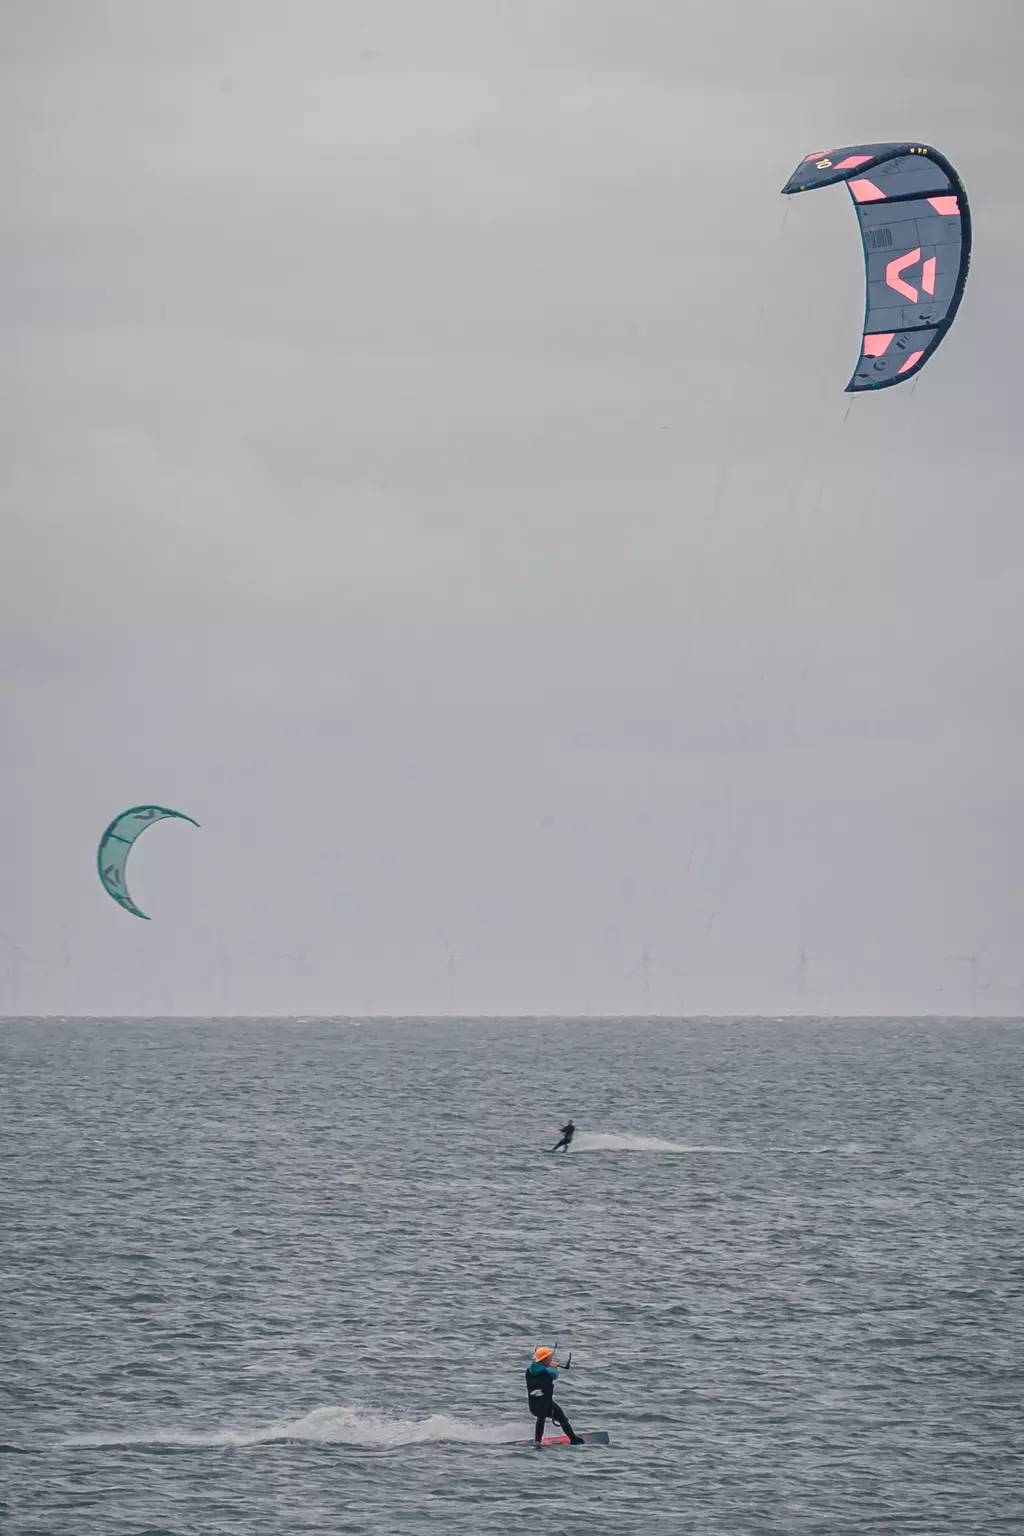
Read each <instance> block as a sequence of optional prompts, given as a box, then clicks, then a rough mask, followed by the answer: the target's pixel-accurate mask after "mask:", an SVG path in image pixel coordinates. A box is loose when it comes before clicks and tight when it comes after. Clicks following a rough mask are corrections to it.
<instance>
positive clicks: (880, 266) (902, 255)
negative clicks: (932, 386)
mask: <svg viewBox="0 0 1024 1536" xmlns="http://www.w3.org/2000/svg"><path fill="white" fill-rule="evenodd" d="M836 181H845V182H846V185H847V188H848V190H849V193H850V196H851V197H852V198H853V201H854V204H855V205H856V209H857V218H858V220H859V221H860V232H861V238H862V240H863V241H864V264H865V267H866V275H867V290H868V291H867V308H866V312H865V315H864V340H863V344H862V348H861V356H860V362H859V363H858V364H857V367H856V369H855V370H854V374H853V377H852V379H851V380H850V382H849V384H847V386H846V388H847V390H848V391H851V390H852V391H854V392H856V391H858V390H865V389H888V388H889V386H890V385H891V384H902V383H903V382H904V380H906V379H912V378H913V377H914V375H915V373H918V372H919V371H920V370H921V369H922V368H923V367H924V365H925V363H926V362H927V361H928V359H929V358H930V357H931V355H932V353H933V352H934V351H935V349H936V347H937V346H938V345H939V343H940V342H941V340H942V338H943V336H945V334H946V332H947V331H948V330H949V328H950V326H951V325H952V324H953V316H954V315H955V314H956V312H957V309H958V308H959V305H960V300H961V299H962V298H963V293H964V285H965V283H966V282H967V269H968V267H969V266H970V262H971V214H970V209H969V208H968V206H967V192H966V191H965V189H964V184H963V182H962V181H961V180H960V177H959V176H958V175H957V173H956V171H955V170H954V169H953V167H952V166H951V165H950V163H949V161H948V160H947V159H946V157H945V155H941V154H940V153H939V151H938V150H937V149H932V148H930V147H929V146H928V145H927V144H852V145H848V146H847V147H846V148H845V149H831V150H827V151H825V152H823V153H818V154H814V155H808V156H807V158H806V160H803V161H801V163H800V164H799V165H798V166H797V168H796V170H795V171H794V172H793V174H792V176H791V177H790V178H789V180H788V181H787V182H786V185H785V186H784V187H783V189H782V190H783V192H784V193H785V194H786V195H787V196H788V195H790V194H791V193H793V192H811V191H814V190H815V189H816V188H818V187H827V186H831V184H832V183H833V182H836Z"/></svg>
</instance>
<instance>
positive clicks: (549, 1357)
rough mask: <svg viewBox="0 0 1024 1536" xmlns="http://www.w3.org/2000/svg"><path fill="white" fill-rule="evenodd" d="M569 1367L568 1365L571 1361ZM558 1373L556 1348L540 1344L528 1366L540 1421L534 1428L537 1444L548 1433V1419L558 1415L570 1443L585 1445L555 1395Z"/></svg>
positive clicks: (530, 1389) (530, 1392)
mask: <svg viewBox="0 0 1024 1536" xmlns="http://www.w3.org/2000/svg"><path fill="white" fill-rule="evenodd" d="M570 1359H571V1356H570ZM565 1368H566V1369H568V1362H567V1363H566V1367H565ZM557 1377H558V1364H557V1362H556V1360H555V1356H554V1351H553V1350H550V1349H548V1347H547V1345H546V1344H541V1345H539V1346H538V1348H537V1349H535V1350H534V1352H533V1359H532V1360H531V1361H530V1363H529V1365H528V1366H527V1367H526V1393H527V1399H528V1401H529V1404H530V1412H531V1413H532V1414H533V1416H534V1418H535V1419H536V1421H537V1423H536V1428H535V1429H534V1432H533V1443H534V1445H540V1442H541V1440H542V1439H543V1437H544V1423H545V1420H547V1419H554V1421H555V1423H556V1424H557V1425H558V1427H559V1429H562V1430H564V1431H565V1433H566V1434H567V1435H568V1437H569V1444H570V1445H582V1444H583V1441H582V1439H581V1437H580V1436H579V1435H578V1434H577V1433H576V1431H575V1430H574V1429H573V1427H572V1425H571V1424H570V1423H569V1420H568V1419H567V1418H566V1416H565V1414H564V1413H563V1411H562V1409H561V1408H560V1407H559V1406H558V1404H557V1403H556V1402H555V1400H554V1397H553V1396H552V1393H553V1392H554V1390H555V1381H556V1379H557Z"/></svg>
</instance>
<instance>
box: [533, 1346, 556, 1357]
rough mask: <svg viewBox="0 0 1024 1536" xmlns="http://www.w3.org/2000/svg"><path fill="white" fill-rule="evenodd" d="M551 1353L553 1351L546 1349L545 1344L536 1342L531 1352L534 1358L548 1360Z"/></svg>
mask: <svg viewBox="0 0 1024 1536" xmlns="http://www.w3.org/2000/svg"><path fill="white" fill-rule="evenodd" d="M552 1353H553V1351H552V1350H550V1349H548V1347H547V1345H546V1344H538V1346H537V1348H536V1349H535V1350H534V1352H533V1358H534V1359H535V1360H550V1359H551V1356H552Z"/></svg>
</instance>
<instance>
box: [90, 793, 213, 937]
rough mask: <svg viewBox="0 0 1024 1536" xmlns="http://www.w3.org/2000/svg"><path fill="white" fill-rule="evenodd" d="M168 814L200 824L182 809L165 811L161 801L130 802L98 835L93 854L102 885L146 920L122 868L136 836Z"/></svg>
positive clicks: (196, 825) (124, 905)
mask: <svg viewBox="0 0 1024 1536" xmlns="http://www.w3.org/2000/svg"><path fill="white" fill-rule="evenodd" d="M168 816H173V817H174V818H175V819H176V820H178V821H188V822H191V823H192V825H193V826H194V827H198V825H199V823H198V821H192V817H191V816H186V815H185V814H184V812H183V811H168V810H166V809H165V808H164V807H163V806H162V805H133V806H132V808H131V810H129V811H122V812H121V814H120V816H115V817H114V819H113V821H112V822H111V823H110V826H109V827H108V828H107V830H106V831H105V832H104V834H103V836H102V837H101V838H100V846H99V851H98V853H97V855H96V863H97V866H98V868H99V872H100V879H101V880H102V882H103V885H104V889H105V890H107V891H108V892H109V893H110V895H111V896H113V898H114V900H115V901H116V902H117V903H118V905H119V906H122V907H124V909H125V911H126V912H131V913H133V914H134V916H135V917H142V918H145V920H146V922H147V923H148V922H149V918H148V917H146V914H145V912H143V911H141V909H140V908H139V907H137V906H136V905H135V903H134V901H132V898H131V897H130V896H129V894H128V887H127V886H126V885H125V882H124V868H125V865H126V864H127V862H128V855H129V854H130V853H131V851H132V844H133V843H134V841H135V839H136V838H137V837H139V836H141V834H142V833H143V832H145V830H146V828H147V827H151V826H152V825H153V823H154V822H155V821H164V820H166V818H167V817H168Z"/></svg>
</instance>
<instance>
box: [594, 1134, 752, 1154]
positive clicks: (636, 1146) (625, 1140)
mask: <svg viewBox="0 0 1024 1536" xmlns="http://www.w3.org/2000/svg"><path fill="white" fill-rule="evenodd" d="M572 1150H573V1151H574V1152H677V1153H678V1152H742V1151H743V1148H742V1147H711V1146H704V1145H700V1146H698V1145H696V1144H694V1143H691V1142H683V1141H661V1140H659V1138H658V1137H657V1136H623V1135H620V1134H619V1133H618V1132H615V1131H577V1132H576V1135H575V1137H574V1138H573V1143H572Z"/></svg>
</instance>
